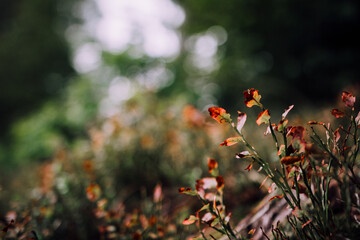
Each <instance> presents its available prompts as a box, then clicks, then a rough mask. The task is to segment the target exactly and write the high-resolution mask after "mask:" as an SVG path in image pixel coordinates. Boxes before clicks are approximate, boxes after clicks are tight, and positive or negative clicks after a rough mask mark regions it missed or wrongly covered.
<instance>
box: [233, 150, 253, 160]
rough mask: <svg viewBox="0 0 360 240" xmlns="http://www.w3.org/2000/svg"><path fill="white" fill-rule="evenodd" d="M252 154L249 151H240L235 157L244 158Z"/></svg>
mask: <svg viewBox="0 0 360 240" xmlns="http://www.w3.org/2000/svg"><path fill="white" fill-rule="evenodd" d="M251 156H252V155H251V154H250V153H249V151H242V152H241V153H237V154H236V155H235V157H236V158H238V159H241V158H246V157H251Z"/></svg>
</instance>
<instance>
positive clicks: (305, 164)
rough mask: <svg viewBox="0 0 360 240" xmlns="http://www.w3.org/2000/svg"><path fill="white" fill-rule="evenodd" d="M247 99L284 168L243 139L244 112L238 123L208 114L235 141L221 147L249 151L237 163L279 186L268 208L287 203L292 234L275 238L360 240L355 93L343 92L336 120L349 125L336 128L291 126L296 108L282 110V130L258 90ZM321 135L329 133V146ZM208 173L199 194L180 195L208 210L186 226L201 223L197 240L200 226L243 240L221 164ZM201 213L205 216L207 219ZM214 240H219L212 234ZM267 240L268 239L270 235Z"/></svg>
mask: <svg viewBox="0 0 360 240" xmlns="http://www.w3.org/2000/svg"><path fill="white" fill-rule="evenodd" d="M244 97H245V105H246V106H247V107H249V108H251V107H253V106H255V107H259V108H260V110H261V111H260V113H259V115H258V117H257V120H256V123H257V125H262V124H265V125H267V130H266V132H265V135H271V136H272V139H273V142H274V145H275V149H274V150H275V151H276V153H277V156H278V159H279V161H278V165H277V166H278V167H273V166H272V165H271V164H270V163H269V161H268V160H267V159H266V158H265V157H263V156H261V155H260V154H259V153H258V152H257V151H256V149H255V147H254V146H253V145H252V144H251V143H250V142H249V141H248V140H247V138H246V136H244V134H243V133H242V129H243V127H244V125H245V123H246V120H247V115H246V113H243V112H240V111H238V116H237V122H236V123H235V122H233V120H232V118H231V115H230V114H229V113H227V112H226V110H225V109H223V108H220V107H211V108H209V113H210V116H211V117H212V118H213V119H215V120H216V121H217V122H218V123H220V124H230V126H231V127H232V128H233V129H234V131H235V133H236V134H237V135H236V136H232V137H229V138H227V139H226V140H225V141H224V142H222V143H221V144H220V145H221V146H232V145H235V144H242V145H243V146H245V147H246V148H247V150H246V151H242V152H240V153H237V154H236V156H235V157H236V158H237V159H241V160H245V159H249V162H250V163H249V165H248V167H247V168H246V170H248V171H250V170H251V169H252V168H253V166H254V165H255V166H257V167H258V168H259V170H258V171H259V172H262V173H263V174H264V175H265V179H264V181H263V184H264V182H266V181H267V180H268V179H269V180H271V181H272V182H273V183H274V184H275V185H276V188H277V189H278V190H277V191H278V193H277V194H276V195H274V196H272V197H271V198H270V200H269V201H273V200H276V199H280V198H283V199H285V200H286V202H287V205H288V207H289V208H291V209H292V213H291V214H290V215H289V216H288V217H287V218H288V224H287V225H288V226H290V230H287V231H285V230H282V228H281V227H279V226H275V227H273V228H272V235H273V237H274V239H288V236H290V237H292V238H296V239H345V238H347V239H355V238H354V237H356V236H360V217H359V216H360V200H359V190H360V176H359V169H360V166H359V159H358V154H359V145H360V136H359V133H358V132H359V131H358V128H359V127H360V112H359V113H357V114H356V112H355V101H356V98H355V97H354V96H353V95H352V94H351V93H348V92H343V93H342V102H343V104H344V109H342V110H339V109H333V110H332V111H331V114H332V115H333V116H334V117H335V118H336V119H337V118H342V120H343V121H342V124H343V125H339V126H338V127H337V128H334V127H333V126H332V124H330V123H323V122H317V121H310V122H309V123H308V126H307V127H304V126H290V125H289V120H288V119H287V115H288V114H289V112H290V111H291V110H292V109H293V107H294V106H293V105H291V106H289V108H288V109H286V110H285V111H284V113H283V114H282V115H281V118H280V120H279V122H278V124H276V123H272V117H271V115H270V111H269V109H267V108H266V107H265V106H264V105H263V104H262V103H261V95H260V94H259V91H258V90H255V89H252V88H251V89H248V90H246V91H244ZM306 128H307V129H306ZM319 131H322V132H323V133H325V136H326V138H325V139H323V137H322V136H321V134H320V133H319ZM208 166H209V172H210V173H211V174H212V175H213V177H212V178H203V179H200V180H197V184H196V189H195V190H191V189H190V188H181V189H180V190H179V191H180V192H181V193H184V194H189V195H193V196H197V197H198V198H199V199H200V201H201V202H202V204H203V207H202V208H201V209H200V210H199V211H197V212H196V215H192V216H190V217H189V218H188V219H186V220H184V223H183V224H185V225H188V224H193V223H196V224H197V226H198V228H199V231H200V236H198V237H197V238H195V239H207V237H206V236H205V234H204V229H202V228H201V224H206V225H208V226H209V227H211V228H213V229H215V230H216V231H217V232H219V233H220V234H223V235H225V236H227V237H228V238H229V239H242V237H241V236H240V235H239V234H238V233H236V232H235V231H234V230H233V228H232V227H231V226H230V224H229V219H230V214H229V215H226V214H225V206H224V204H223V195H222V192H223V187H224V182H223V178H222V177H220V176H219V175H218V171H217V167H218V164H217V162H216V161H215V160H213V159H209V162H208ZM263 184H262V185H263ZM262 185H261V186H262ZM207 191H209V192H207ZM334 192H335V193H334ZM339 206H340V207H339ZM339 208H340V210H339ZM202 212H205V213H204V214H203V215H201V213H202ZM274 225H275V223H274ZM255 230H256V229H254V231H255ZM249 233H250V232H249ZM252 233H253V232H252ZM287 235H288V236H287ZM209 237H211V238H212V239H216V238H215V237H214V236H212V235H210V236H209ZM263 237H266V238H267V239H269V237H268V236H267V233H265V232H263Z"/></svg>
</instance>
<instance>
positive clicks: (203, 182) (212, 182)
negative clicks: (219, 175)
mask: <svg viewBox="0 0 360 240" xmlns="http://www.w3.org/2000/svg"><path fill="white" fill-rule="evenodd" d="M217 185H218V183H217V181H216V178H214V177H207V178H202V179H198V180H196V186H195V187H196V190H197V191H201V190H206V189H213V188H216V187H217Z"/></svg>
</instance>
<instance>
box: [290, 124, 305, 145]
mask: <svg viewBox="0 0 360 240" xmlns="http://www.w3.org/2000/svg"><path fill="white" fill-rule="evenodd" d="M304 131H305V128H304V127H303V126H297V127H290V129H289V130H288V133H287V136H292V137H293V138H297V139H299V140H301V141H304Z"/></svg>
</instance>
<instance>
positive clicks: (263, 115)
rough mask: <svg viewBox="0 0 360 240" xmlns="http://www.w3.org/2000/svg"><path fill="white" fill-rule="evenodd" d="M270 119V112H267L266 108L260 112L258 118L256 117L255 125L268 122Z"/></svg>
mask: <svg viewBox="0 0 360 240" xmlns="http://www.w3.org/2000/svg"><path fill="white" fill-rule="evenodd" d="M269 120H270V113H269V109H266V110H265V111H263V112H261V113H260V114H259V116H258V118H257V119H256V123H257V125H260V124H262V123H266V124H267V123H269Z"/></svg>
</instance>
